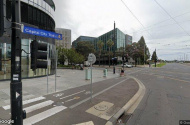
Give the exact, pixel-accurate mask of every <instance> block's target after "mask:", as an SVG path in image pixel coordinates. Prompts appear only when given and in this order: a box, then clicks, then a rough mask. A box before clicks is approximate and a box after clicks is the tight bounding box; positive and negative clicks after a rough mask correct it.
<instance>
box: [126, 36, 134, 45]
mask: <svg viewBox="0 0 190 125" xmlns="http://www.w3.org/2000/svg"><path fill="white" fill-rule="evenodd" d="M132 39H133V37H132V36H130V35H127V34H126V35H125V44H126V45H131V44H132Z"/></svg>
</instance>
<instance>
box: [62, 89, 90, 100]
mask: <svg viewBox="0 0 190 125" xmlns="http://www.w3.org/2000/svg"><path fill="white" fill-rule="evenodd" d="M84 91H86V90H82V91H80V92H76V93H73V94H71V95H68V96H65V97H62V98H60V99H65V98H68V97H71V96H73V95H76V94H79V93H82V92H84Z"/></svg>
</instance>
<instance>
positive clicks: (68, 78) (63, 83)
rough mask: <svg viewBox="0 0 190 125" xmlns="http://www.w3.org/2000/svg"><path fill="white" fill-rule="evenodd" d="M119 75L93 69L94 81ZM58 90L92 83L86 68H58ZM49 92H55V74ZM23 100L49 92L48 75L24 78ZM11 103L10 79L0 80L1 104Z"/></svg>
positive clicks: (50, 79)
mask: <svg viewBox="0 0 190 125" xmlns="http://www.w3.org/2000/svg"><path fill="white" fill-rule="evenodd" d="M115 77H118V75H117V74H113V73H112V72H108V76H107V77H106V78H105V77H103V69H101V70H100V69H93V83H96V82H99V81H103V80H106V79H110V78H115ZM56 79H57V82H56V83H57V84H56V91H57V92H58V91H63V90H67V89H70V88H75V87H79V86H83V85H88V84H90V80H85V70H70V69H58V70H57V77H56ZM48 82H49V83H48V93H54V92H55V75H51V76H49V77H48ZM22 85H23V100H28V99H32V98H35V97H39V96H43V95H46V94H48V93H47V77H39V78H31V79H23V80H22ZM8 104H10V81H0V106H4V105H8Z"/></svg>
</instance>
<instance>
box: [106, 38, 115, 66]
mask: <svg viewBox="0 0 190 125" xmlns="http://www.w3.org/2000/svg"><path fill="white" fill-rule="evenodd" d="M106 44H107V46H108V48H109V67H110V55H111V54H112V53H111V52H110V50H111V47H112V46H113V45H114V42H113V41H112V40H111V39H109V40H108V41H107V43H106Z"/></svg>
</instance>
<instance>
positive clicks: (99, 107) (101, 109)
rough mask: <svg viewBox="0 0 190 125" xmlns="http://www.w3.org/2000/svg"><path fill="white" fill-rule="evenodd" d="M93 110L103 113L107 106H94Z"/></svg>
mask: <svg viewBox="0 0 190 125" xmlns="http://www.w3.org/2000/svg"><path fill="white" fill-rule="evenodd" d="M94 108H95V109H96V110H99V111H105V110H107V109H108V106H106V105H96V106H94Z"/></svg>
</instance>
